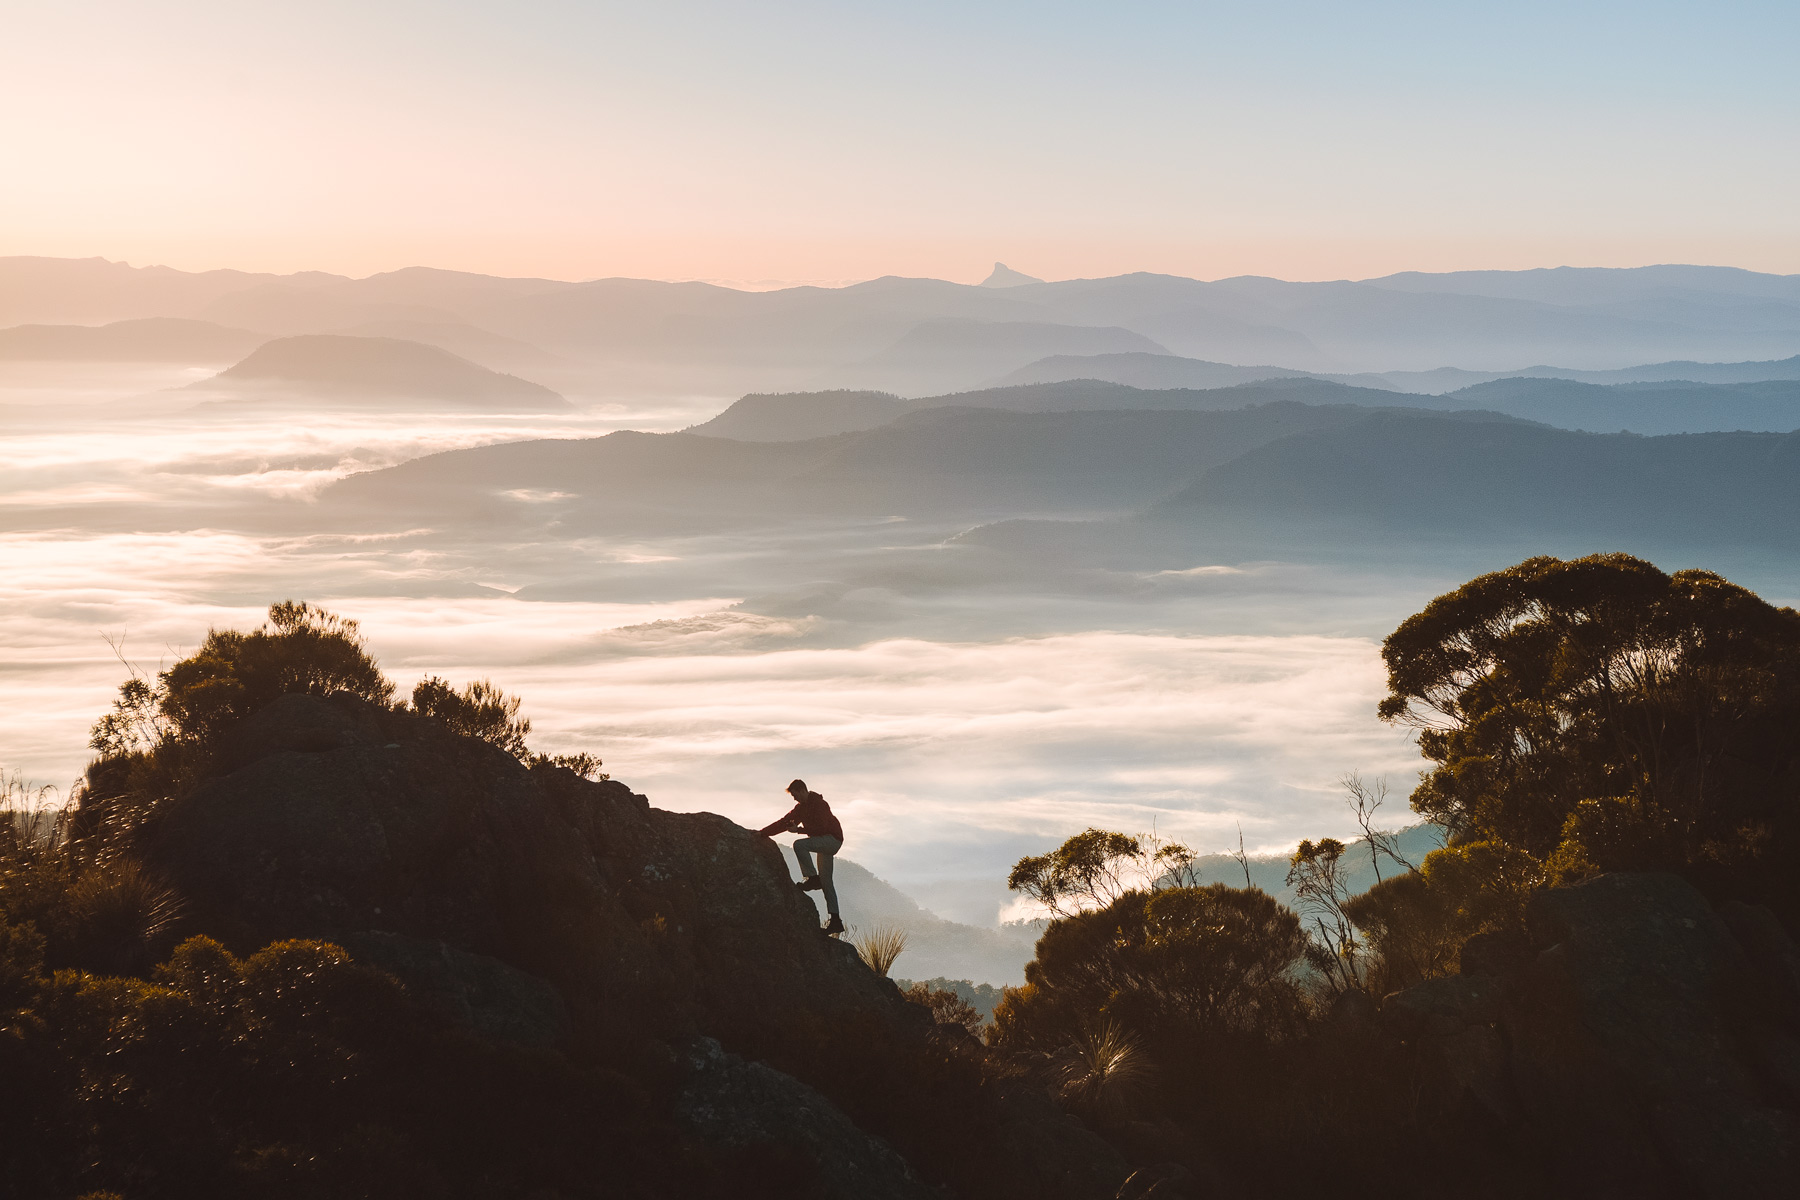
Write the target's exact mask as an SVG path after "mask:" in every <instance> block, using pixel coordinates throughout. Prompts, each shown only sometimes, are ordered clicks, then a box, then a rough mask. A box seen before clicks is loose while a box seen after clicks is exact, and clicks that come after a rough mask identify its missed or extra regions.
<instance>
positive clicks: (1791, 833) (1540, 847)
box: [1380, 554, 1800, 900]
mask: <svg viewBox="0 0 1800 1200" xmlns="http://www.w3.org/2000/svg"><path fill="white" fill-rule="evenodd" d="M1382 655H1383V657H1384V659H1385V660H1386V663H1387V668H1388V695H1387V697H1386V698H1385V699H1384V700H1382V702H1381V706H1380V713H1381V715H1382V717H1384V718H1385V719H1387V720H1390V721H1400V722H1407V723H1410V724H1413V725H1415V726H1417V727H1418V728H1419V748H1420V750H1421V751H1422V752H1423V753H1424V755H1425V757H1426V758H1428V759H1430V760H1432V761H1433V762H1434V763H1435V764H1436V766H1435V767H1433V768H1432V769H1431V770H1429V771H1428V772H1426V773H1425V774H1424V776H1423V778H1422V782H1421V783H1420V784H1419V787H1418V788H1417V789H1416V790H1415V791H1414V792H1413V795H1412V804H1413V807H1414V809H1415V810H1417V811H1418V812H1419V813H1420V814H1422V815H1424V816H1426V817H1428V818H1430V819H1431V820H1433V821H1436V822H1439V823H1441V824H1443V825H1444V826H1446V827H1447V828H1448V829H1449V830H1450V831H1451V833H1452V836H1453V838H1454V839H1455V840H1457V841H1482V840H1493V841H1498V842H1501V843H1504V844H1506V845H1508V846H1510V847H1514V848H1517V849H1519V850H1522V851H1524V852H1525V853H1527V854H1529V855H1531V856H1532V857H1533V858H1534V859H1536V860H1538V861H1540V862H1544V863H1546V864H1549V865H1550V866H1551V869H1552V872H1551V877H1552V878H1553V879H1554V878H1565V879H1567V878H1578V877H1580V876H1581V875H1583V874H1587V873H1592V872H1594V871H1599V870H1618V869H1673V870H1679V871H1683V872H1684V873H1687V874H1688V875H1689V876H1690V877H1693V878H1695V880H1696V882H1698V883H1701V884H1702V886H1706V885H1707V884H1709V883H1710V884H1712V885H1713V886H1714V887H1737V888H1739V889H1740V890H1741V889H1742V888H1745V887H1748V888H1751V889H1752V890H1759V889H1760V892H1761V893H1762V896H1761V898H1764V899H1769V900H1774V899H1775V897H1774V896H1772V895H1769V894H1768V891H1769V889H1770V888H1776V889H1779V890H1789V891H1791V890H1792V889H1793V885H1792V884H1791V883H1782V882H1781V880H1780V877H1781V876H1783V875H1789V876H1791V875H1792V872H1791V871H1781V870H1779V869H1777V868H1776V867H1775V864H1776V863H1777V862H1780V861H1791V857H1790V856H1791V854H1792V853H1793V851H1794V850H1795V849H1796V846H1795V843H1796V841H1797V840H1800V820H1797V819H1796V813H1797V811H1800V737H1797V736H1796V731H1797V730H1800V613H1796V612H1795V611H1794V610H1793V609H1790V608H1776V607H1774V606H1772V605H1770V604H1767V603H1765V602H1764V601H1763V600H1761V599H1760V598H1758V597H1757V596H1756V595H1755V594H1753V593H1751V592H1750V591H1748V590H1746V589H1744V588H1742V587H1739V586H1737V585H1735V584H1733V583H1730V582H1728V581H1727V580H1725V579H1723V578H1721V577H1720V576H1718V575H1715V574H1713V573H1712V572H1709V571H1699V570H1688V571H1678V572H1676V573H1675V574H1673V575H1669V574H1665V573H1663V572H1662V571H1660V570H1658V569H1657V568H1656V567H1654V566H1652V565H1651V564H1649V563H1647V562H1644V561H1642V560H1640V559H1636V558H1632V557H1630V556H1628V555H1624V554H1607V555H1594V556H1591V557H1588V558H1582V559H1575V560H1572V561H1563V560H1559V559H1555V558H1532V559H1528V560H1526V561H1525V562H1522V563H1520V564H1518V565H1517V566H1515V567H1511V568H1509V569H1507V570H1505V571H1498V572H1495V573H1493V574H1489V575H1483V576H1481V577H1479V578H1477V579H1474V580H1472V581H1470V582H1469V583H1467V584H1465V585H1463V586H1462V587H1460V588H1458V589H1457V590H1456V591H1454V592H1450V593H1448V594H1446V595H1443V596H1439V597H1438V598H1437V599H1435V600H1433V601H1432V602H1431V603H1430V604H1429V605H1427V606H1426V608H1425V609H1424V611H1422V612H1420V613H1418V614H1416V615H1415V616H1412V617H1410V618H1408V619H1407V620H1406V621H1405V622H1404V623H1402V624H1401V625H1400V627H1399V628H1398V629H1396V630H1395V631H1394V633H1393V634H1392V635H1390V636H1389V637H1388V639H1387V641H1386V643H1385V644H1384V646H1383V649H1382Z"/></svg>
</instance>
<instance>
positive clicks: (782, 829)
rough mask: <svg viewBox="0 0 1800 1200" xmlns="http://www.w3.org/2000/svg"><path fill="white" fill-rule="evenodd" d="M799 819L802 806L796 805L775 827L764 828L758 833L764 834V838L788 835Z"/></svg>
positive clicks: (766, 826) (767, 826)
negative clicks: (779, 834) (780, 834)
mask: <svg viewBox="0 0 1800 1200" xmlns="http://www.w3.org/2000/svg"><path fill="white" fill-rule="evenodd" d="M799 819H800V806H799V805H798V804H796V805H794V807H793V808H791V809H789V810H788V815H787V816H785V817H783V818H781V820H779V821H777V822H775V823H774V824H773V825H765V826H763V827H762V828H761V829H759V830H757V831H756V832H758V833H760V834H762V835H763V836H764V837H773V836H774V835H775V834H778V833H786V832H787V831H788V830H790V829H792V828H794V822H796V821H798V820H799Z"/></svg>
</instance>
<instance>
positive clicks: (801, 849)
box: [794, 837, 844, 917]
mask: <svg viewBox="0 0 1800 1200" xmlns="http://www.w3.org/2000/svg"><path fill="white" fill-rule="evenodd" d="M843 848H844V843H843V842H841V841H839V840H838V839H837V838H834V837H803V838H801V839H800V840H799V841H797V842H795V843H794V857H795V858H797V859H799V860H800V873H801V874H802V875H804V876H806V877H807V878H808V879H811V878H812V877H813V876H815V875H817V876H818V877H819V890H820V891H822V892H824V893H825V911H826V912H828V913H830V914H831V915H832V916H834V917H835V916H837V915H838V906H837V889H836V888H834V887H832V886H831V856H832V855H834V854H836V853H837V852H838V851H839V850H842V849H843ZM814 854H817V855H818V856H819V865H818V866H817V867H816V868H815V867H814V866H813V860H812V856H813V855H814Z"/></svg>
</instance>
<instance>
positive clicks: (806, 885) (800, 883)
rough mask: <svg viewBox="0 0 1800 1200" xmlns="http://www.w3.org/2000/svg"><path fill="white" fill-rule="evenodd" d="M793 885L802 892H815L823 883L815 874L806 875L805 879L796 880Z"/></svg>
mask: <svg viewBox="0 0 1800 1200" xmlns="http://www.w3.org/2000/svg"><path fill="white" fill-rule="evenodd" d="M794 886H795V887H797V888H799V889H800V890H801V891H803V892H816V891H818V890H819V889H820V888H822V887H824V886H825V885H824V884H822V883H820V882H819V877H818V876H817V875H808V876H807V877H806V878H805V879H800V880H796V881H795V882H794Z"/></svg>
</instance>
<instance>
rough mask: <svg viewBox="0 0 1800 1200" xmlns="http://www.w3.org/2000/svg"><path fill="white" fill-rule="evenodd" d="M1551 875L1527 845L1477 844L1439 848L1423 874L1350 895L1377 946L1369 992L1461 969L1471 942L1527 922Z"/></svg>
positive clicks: (1350, 909)
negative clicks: (1531, 901) (1535, 893)
mask: <svg viewBox="0 0 1800 1200" xmlns="http://www.w3.org/2000/svg"><path fill="white" fill-rule="evenodd" d="M1543 881H1544V870H1543V867H1542V866H1541V865H1540V864H1539V863H1538V862H1537V861H1536V860H1534V859H1533V858H1532V857H1531V856H1530V855H1529V854H1526V853H1525V852H1524V851H1522V850H1518V849H1515V848H1513V847H1511V846H1508V845H1505V844H1504V843H1502V842H1469V843H1465V844H1463V845H1459V846H1447V847H1445V848H1443V849H1441V850H1434V851H1433V852H1432V853H1431V854H1429V855H1427V856H1426V858H1425V861H1424V862H1423V863H1421V864H1420V866H1419V870H1418V871H1417V872H1416V873H1408V874H1405V875H1397V876H1394V877H1393V878H1391V879H1387V880H1383V881H1382V882H1381V883H1378V884H1376V885H1375V886H1374V887H1372V888H1370V889H1369V890H1368V891H1366V892H1364V893H1363V894H1362V895H1360V896H1357V897H1355V898H1353V899H1351V900H1348V901H1346V902H1345V904H1344V911H1345V912H1346V913H1347V914H1348V915H1349V917H1350V919H1351V920H1353V921H1355V922H1356V924H1357V926H1358V927H1359V928H1360V929H1362V930H1363V932H1364V933H1365V934H1366V935H1367V936H1368V939H1369V945H1370V948H1371V950H1372V951H1373V958H1374V962H1373V963H1372V964H1371V966H1370V971H1369V990H1370V991H1372V992H1374V993H1375V994H1377V995H1382V994H1386V993H1388V992H1393V991H1398V990H1400V989H1401V988H1405V987H1411V986H1412V985H1413V984H1415V983H1419V982H1422V981H1423V980H1426V979H1433V978H1436V977H1438V976H1440V975H1453V974H1455V973H1456V972H1457V970H1458V952H1459V951H1460V950H1461V949H1462V946H1463V943H1464V942H1466V941H1468V940H1469V939H1470V938H1472V937H1474V936H1475V935H1476V934H1478V933H1487V932H1490V931H1495V930H1503V929H1520V928H1522V927H1523V925H1524V920H1525V902H1526V900H1527V899H1528V898H1529V897H1530V895H1531V892H1532V889H1534V888H1536V887H1538V886H1539V885H1541V884H1542V883H1543Z"/></svg>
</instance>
